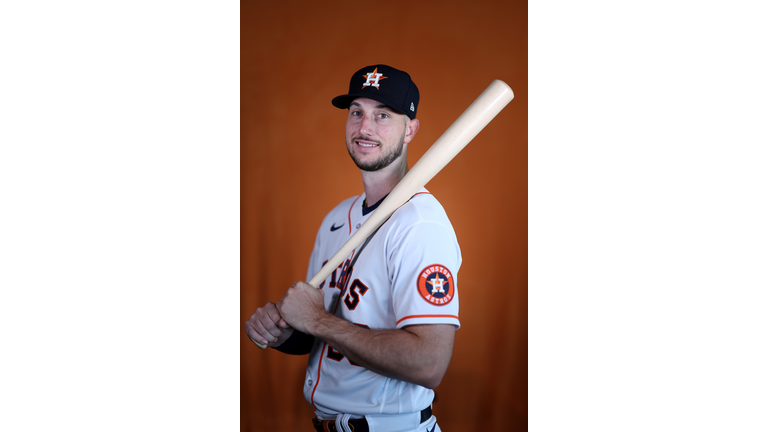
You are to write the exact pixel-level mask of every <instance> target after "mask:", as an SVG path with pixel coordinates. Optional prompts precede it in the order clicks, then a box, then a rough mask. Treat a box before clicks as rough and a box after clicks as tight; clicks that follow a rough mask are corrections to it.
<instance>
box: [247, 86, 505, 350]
mask: <svg viewBox="0 0 768 432" xmlns="http://www.w3.org/2000/svg"><path fill="white" fill-rule="evenodd" d="M514 97H515V95H514V93H513V92H512V89H511V88H510V87H509V86H508V85H507V84H506V83H505V82H504V81H501V80H493V82H492V83H491V85H489V86H488V88H486V89H485V90H484V91H483V92H482V93H481V94H480V96H478V97H477V99H475V101H474V102H472V104H471V105H470V106H469V108H467V109H466V110H465V111H464V112H463V113H462V114H461V115H460V116H459V118H458V119H456V121H455V122H453V124H451V126H450V127H448V129H447V130H446V131H445V132H444V133H443V134H442V135H441V136H440V138H438V139H437V141H435V143H434V144H432V147H430V148H429V149H428V150H427V151H426V153H424V155H423V156H422V157H421V158H420V159H419V160H418V162H416V163H415V164H414V165H413V168H411V169H410V171H408V173H407V174H406V175H405V177H403V178H402V179H401V180H400V182H399V183H398V184H397V186H395V188H394V189H392V192H390V193H389V195H387V197H386V198H385V199H384V201H382V202H381V204H379V207H378V208H377V209H376V210H374V211H373V213H371V215H370V216H369V217H368V220H366V221H365V222H364V223H363V224H362V225H361V226H360V228H358V229H357V232H355V233H354V234H352V237H350V238H349V240H347V242H346V243H344V245H343V246H342V247H341V248H340V249H339V250H338V252H336V254H335V255H334V256H333V257H331V259H329V260H328V262H327V263H326V264H325V265H324V266H323V268H321V269H320V271H318V272H317V274H315V276H313V277H312V279H310V280H309V282H308V283H309V284H310V285H312V286H313V287H315V288H317V287H318V286H320V284H321V283H322V282H323V281H324V280H325V279H326V278H327V277H328V276H330V275H331V273H332V272H333V270H334V269H335V268H337V267H338V266H339V264H341V263H342V262H344V260H345V259H346V258H347V257H348V256H349V255H350V254H351V253H352V252H353V251H354V250H355V248H357V247H358V246H360V245H361V244H362V243H363V242H364V241H365V239H366V238H368V236H369V235H371V233H373V232H374V231H376V230H377V229H378V228H379V227H380V226H381V225H383V224H384V222H386V221H387V219H389V217H390V216H391V215H392V213H394V212H395V210H397V209H398V208H400V206H402V205H403V204H405V203H406V202H408V200H409V199H411V197H412V196H413V195H414V194H415V193H416V192H418V191H419V190H420V189H421V188H422V187H423V186H424V185H426V184H427V183H428V182H429V181H430V180H432V178H433V177H434V176H435V175H436V174H437V173H438V172H440V170H442V169H443V167H445V166H446V165H448V162H450V161H451V160H452V159H453V158H454V157H455V156H456V155H457V154H459V152H460V151H461V150H462V149H463V148H464V147H466V146H467V144H469V142H470V141H472V139H473V138H474V137H475V136H477V134H478V133H480V131H481V130H483V128H484V127H485V126H486V125H488V123H490V122H491V120H493V118H494V117H496V115H497V114H498V113H499V112H501V110H502V109H504V107H505V106H507V104H508V103H509V102H511V101H512V99H513V98H514ZM251 340H252V341H253V343H255V344H256V345H258V346H259V348H262V349H264V348H266V345H262V344H261V343H259V342H256V341H255V340H253V339H251Z"/></svg>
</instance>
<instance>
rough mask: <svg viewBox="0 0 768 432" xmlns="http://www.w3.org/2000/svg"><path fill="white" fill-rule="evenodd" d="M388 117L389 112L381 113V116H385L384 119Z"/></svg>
mask: <svg viewBox="0 0 768 432" xmlns="http://www.w3.org/2000/svg"><path fill="white" fill-rule="evenodd" d="M387 117H389V114H387V113H381V114H379V118H383V119H385V118H387Z"/></svg>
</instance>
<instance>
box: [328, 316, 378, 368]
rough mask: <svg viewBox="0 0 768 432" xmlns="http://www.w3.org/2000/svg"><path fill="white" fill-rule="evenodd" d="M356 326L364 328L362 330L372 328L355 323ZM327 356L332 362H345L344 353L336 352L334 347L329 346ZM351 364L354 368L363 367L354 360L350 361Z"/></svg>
mask: <svg viewBox="0 0 768 432" xmlns="http://www.w3.org/2000/svg"><path fill="white" fill-rule="evenodd" d="M355 325H356V326H359V327H362V328H367V329H370V327H368V326H367V325H365V324H358V323H355ZM325 356H326V357H328V358H329V359H331V360H336V361H337V362H341V361H342V360H344V354H342V353H340V352H338V351H336V350H335V349H333V347H332V346H330V345H328V354H326V355H325ZM347 360H349V359H347ZM349 364H351V365H352V366H357V367H362V366H360V365H359V364H357V363H355V362H353V361H352V360H349Z"/></svg>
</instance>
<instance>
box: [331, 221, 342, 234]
mask: <svg viewBox="0 0 768 432" xmlns="http://www.w3.org/2000/svg"><path fill="white" fill-rule="evenodd" d="M343 226H344V224H341V225H339V226H336V223H335V222H334V223H333V225H331V232H334V231H336V230H337V229H339V228H341V227H343Z"/></svg>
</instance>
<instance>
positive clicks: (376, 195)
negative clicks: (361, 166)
mask: <svg viewBox="0 0 768 432" xmlns="http://www.w3.org/2000/svg"><path fill="white" fill-rule="evenodd" d="M393 165H394V164H393ZM360 172H361V174H362V176H363V188H364V189H365V206H366V207H370V206H372V205H374V204H376V203H377V202H379V200H380V199H382V198H384V197H385V196H386V195H387V194H388V193H390V192H392V189H394V188H395V186H397V183H399V182H400V179H402V178H403V177H405V174H407V173H408V165H407V164H406V163H405V161H403V163H402V164H400V165H399V166H392V165H390V166H388V167H387V168H385V169H382V170H379V171H374V172H370V171H360Z"/></svg>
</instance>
